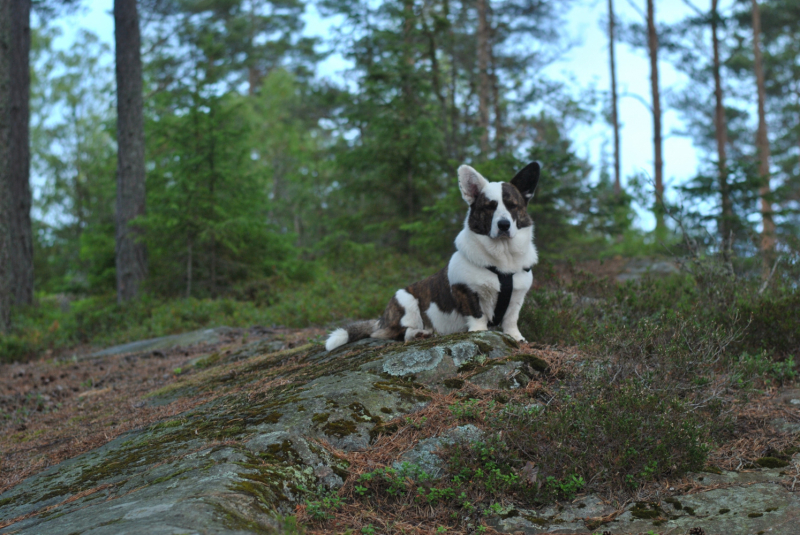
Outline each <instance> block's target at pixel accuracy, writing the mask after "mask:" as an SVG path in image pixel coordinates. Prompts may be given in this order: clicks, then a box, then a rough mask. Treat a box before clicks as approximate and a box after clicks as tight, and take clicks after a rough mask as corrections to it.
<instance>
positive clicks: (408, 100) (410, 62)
mask: <svg viewBox="0 0 800 535" xmlns="http://www.w3.org/2000/svg"><path fill="white" fill-rule="evenodd" d="M403 18H404V20H403V43H404V45H405V49H404V52H403V53H404V54H405V64H406V65H405V68H406V74H405V77H404V83H403V97H404V101H405V102H404V106H405V108H406V109H405V112H406V117H407V119H408V120H411V117H412V114H413V112H412V110H413V109H414V108H415V107H416V100H417V99H416V96H415V95H414V89H413V87H412V76H413V75H414V67H415V58H414V23H415V21H414V0H403ZM405 160H406V162H405V163H406V186H407V195H408V199H407V203H408V206H407V208H408V219H409V220H411V219H413V217H414V194H415V192H414V163H413V160H414V155H413V154H412V152H411V151H409V153H408V154H407V155H406V158H405ZM406 238H407V239H406V246H407V247H410V244H411V236H410V234H408V233H406Z"/></svg>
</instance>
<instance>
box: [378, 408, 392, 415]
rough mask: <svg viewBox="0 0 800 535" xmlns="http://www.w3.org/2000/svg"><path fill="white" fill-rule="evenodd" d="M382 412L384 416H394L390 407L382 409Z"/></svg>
mask: <svg viewBox="0 0 800 535" xmlns="http://www.w3.org/2000/svg"><path fill="white" fill-rule="evenodd" d="M381 412H382V413H384V414H394V411H393V410H392V409H390V408H389V407H381Z"/></svg>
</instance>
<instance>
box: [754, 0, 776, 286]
mask: <svg viewBox="0 0 800 535" xmlns="http://www.w3.org/2000/svg"><path fill="white" fill-rule="evenodd" d="M751 2H752V5H753V59H754V62H753V66H754V68H755V71H756V85H757V86H758V133H757V134H756V148H757V149H758V158H759V165H758V174H759V175H760V176H761V180H762V181H763V182H762V186H761V187H760V188H759V190H758V193H759V195H760V196H761V220H762V227H763V228H762V230H761V253H762V255H763V259H764V266H763V275H764V277H768V276H769V273H770V268H771V264H772V257H773V256H774V252H775V221H774V220H773V218H772V202H771V201H770V195H771V192H770V184H769V157H770V152H769V138H768V137H767V117H766V109H765V108H766V106H765V101H766V91H765V90H764V62H763V58H762V57H761V11H760V9H759V7H758V0H751Z"/></svg>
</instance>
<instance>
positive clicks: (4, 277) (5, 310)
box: [0, 0, 13, 333]
mask: <svg viewBox="0 0 800 535" xmlns="http://www.w3.org/2000/svg"><path fill="white" fill-rule="evenodd" d="M12 1H13V0H0V333H3V332H5V331H6V329H7V328H8V326H9V321H10V307H11V291H12V289H11V284H12V279H11V258H10V252H11V226H12V223H11V218H12V214H11V206H10V205H11V203H10V200H11V181H10V172H9V171H10V162H9V159H10V129H11V124H10V120H9V119H10V113H9V112H10V106H11V87H10V86H11V80H10V78H11V76H10V75H11V61H10V52H11V43H12V39H11V2H12Z"/></svg>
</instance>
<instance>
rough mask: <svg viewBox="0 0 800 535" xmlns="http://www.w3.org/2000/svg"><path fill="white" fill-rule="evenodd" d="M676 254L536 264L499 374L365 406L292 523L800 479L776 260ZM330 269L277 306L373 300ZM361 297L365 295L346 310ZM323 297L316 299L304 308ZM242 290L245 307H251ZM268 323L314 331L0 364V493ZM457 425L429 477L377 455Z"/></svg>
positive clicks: (789, 312) (791, 310) (353, 527)
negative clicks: (517, 331)
mask: <svg viewBox="0 0 800 535" xmlns="http://www.w3.org/2000/svg"><path fill="white" fill-rule="evenodd" d="M606 267H607V266H606ZM684 267H685V269H684V272H682V273H680V274H674V275H670V276H667V277H662V278H657V277H644V278H643V279H641V280H637V281H631V282H625V283H618V282H616V281H614V280H613V279H611V278H608V277H598V276H597V275H595V274H592V273H588V272H586V271H582V270H579V269H576V268H575V267H574V266H573V267H570V266H561V267H558V268H556V267H553V266H548V265H543V266H539V267H538V268H537V274H536V280H537V285H536V287H535V288H534V289H533V290H532V291H531V293H530V294H529V296H528V299H527V301H526V305H525V308H524V310H523V314H522V316H521V320H520V327H521V330H522V332H523V334H524V335H525V336H526V338H527V339H528V340H530V341H531V342H530V343H527V344H523V345H522V346H521V347H520V348H518V349H517V350H515V351H514V352H513V355H512V356H511V357H510V360H509V362H515V363H517V365H516V367H514V370H515V371H513V373H512V376H509V377H510V378H509V377H506V379H504V380H506V381H507V382H509V381H510V382H509V384H508V385H506V386H505V387H502V388H498V387H497V386H491V385H480V384H478V382H477V376H478V374H481V373H485V372H486V371H487V369H491V368H492V365H493V363H492V362H483V363H481V364H478V365H467V366H464V367H462V368H461V369H459V370H458V374H457V376H456V378H454V379H450V380H448V382H446V383H445V385H446V386H447V388H448V390H447V391H446V392H440V393H433V394H432V393H431V392H427V391H426V395H428V396H430V397H431V401H430V402H429V403H428V404H427V406H426V407H425V408H424V409H422V410H420V411H417V412H414V413H412V414H410V415H407V416H404V417H400V418H396V419H394V420H392V421H387V422H384V423H383V424H382V427H381V429H382V430H383V432H382V433H379V434H378V435H377V436H376V438H375V441H374V443H373V444H372V446H371V447H370V448H368V449H367V450H364V451H359V452H344V451H338V450H336V449H335V448H332V447H330V449H331V453H332V454H334V455H336V456H338V457H340V458H341V459H343V460H345V461H347V462H348V463H349V468H348V477H347V478H346V479H345V482H344V486H343V487H342V488H341V489H339V490H338V491H322V490H318V491H315V490H314V489H307V491H308V495H307V498H306V499H305V505H301V506H300V507H299V508H298V511H297V515H298V520H299V521H300V522H301V523H302V524H304V525H306V526H307V531H308V532H310V533H342V532H348V531H347V530H350V531H349V533H371V532H375V533H383V532H392V533H394V532H401V530H403V529H405V530H406V532H407V533H431V532H436V530H437V529H439V528H441V530H440V532H445V531H446V532H447V533H481V532H491V531H492V530H493V528H492V527H491V526H490V525H489V524H487V523H486V519H488V518H493V517H503V516H504V515H506V516H507V515H514V514H515V511H518V510H519V509H530V508H534V507H539V506H542V505H543V504H548V503H553V502H558V503H566V502H569V501H572V500H574V499H576V498H580V497H581V496H586V495H587V494H595V495H599V496H600V497H601V498H602V499H603V500H605V501H606V502H608V503H611V504H616V505H615V506H616V507H618V509H619V511H622V509H623V508H624V506H625V504H627V503H631V500H633V501H635V502H654V503H655V502H659V501H660V500H661V499H662V498H663V497H664V496H665V495H671V494H672V493H674V492H692V489H695V488H697V486H698V483H697V480H696V478H691V477H689V474H691V473H696V472H698V471H710V472H719V471H721V470H728V471H740V470H748V469H757V468H758V467H770V468H772V467H777V468H782V467H788V468H786V470H789V471H790V472H786V478H787V479H786V485H791V486H792V487H793V486H794V485H793V481H792V477H794V478H795V480H794V483H796V480H797V478H798V477H800V473H794V471H796V470H795V468H794V466H795V465H793V464H792V456H793V455H794V454H795V453H797V452H798V448H800V441H798V429H800V427H798V424H800V411H798V409H797V407H796V406H794V405H791V404H789V403H788V402H787V401H786V400H787V399H788V398H786V396H787V395H789V396H790V397H791V396H792V395H793V396H794V397H793V398H792V399H795V398H800V394H798V393H797V392H795V391H794V390H792V388H793V385H794V383H795V380H796V377H797V371H798V367H797V362H796V358H797V356H798V355H800V322H798V321H797V312H796V311H797V310H800V293H799V292H798V290H797V285H796V284H795V283H794V282H792V281H793V279H792V277H791V273H784V274H779V275H778V277H777V278H775V279H774V280H772V281H771V284H770V285H767V286H764V285H763V284H762V283H761V281H760V279H758V278H757V277H751V278H749V277H748V276H747V275H746V271H742V270H740V271H739V272H738V273H739V274H738V275H736V274H732V273H731V272H730V271H727V270H726V269H725V266H724V265H723V264H722V263H720V262H718V261H715V260H713V259H701V258H693V259H692V258H690V259H688V260H686V262H685V265H684ZM734 273H736V272H735V271H734ZM409 275H417V273H413V274H412V273H408V272H406V273H398V272H395V273H386V272H384V273H383V277H384V279H383V280H381V282H382V283H387V280H386V279H391V278H392V277H400V276H409ZM604 275H605V273H604ZM378 278H380V277H378ZM332 280H335V281H339V282H341V281H342V280H344V279H341V278H335V279H332ZM348 284H349V283H347V282H344V283H343V285H344V286H345V288H343V289H341V290H331V288H332V287H331V288H328V290H329V291H330V293H328V294H326V293H325V291H324V290H323V288H322V287H321V286H314V285H311V286H309V287H308V288H307V289H306V290H304V291H303V292H300V293H299V294H298V295H297V296H296V298H295V300H294V301H293V302H292V304H294V306H303V305H305V304H307V305H309V308H308V310H310V311H312V312H311V314H318V315H322V314H327V313H330V312H331V311H333V312H334V313H336V314H341V316H342V317H344V316H350V317H370V316H373V315H375V314H377V312H378V311H379V308H378V307H379V306H382V301H383V299H382V298H383V297H384V296H382V295H380V296H378V295H369V296H367V295H366V292H364V291H363V287H362V289H361V291H360V292H358V293H357V294H355V295H350V294H348V293H347V292H346V291H345V290H348V289H349V290H350V291H355V290H354V287H349V288H348V287H347V285H348ZM395 286H396V285H395ZM395 286H391V285H389V286H387V287H385V288H382V289H380V290H379V289H378V288H375V290H376V292H375V293H376V294H378V293H380V292H381V291H384V292H391V291H392V289H393V288H394V287H395ZM370 288H371V286H370ZM338 291H341V293H336V292H338ZM379 298H381V299H379ZM337 299H339V300H340V301H338V305H337V304H335V303H337V301H336V300H337ZM362 299H363V300H364V301H367V302H368V304H367V305H362V306H365V308H364V309H358V311H356V309H353V308H348V303H355V302H357V301H359V300H362ZM372 299H375V303H373V302H372ZM225 303H232V304H227V305H226V304H225ZM277 303H278V304H280V303H281V302H280V301H277ZM379 303H380V305H379ZM326 305H327V306H331V307H334V308H333V309H331V310H319V311H318V310H317V309H316V307H322V306H326ZM140 306H144V305H140ZM166 306H168V305H167V304H166V303H165V304H162V305H159V306H154V307H152V308H151V312H150V314H151V315H150V317H151V318H166V317H170V316H172V315H177V316H180V313H181V311H182V310H184V307H185V309H186V311H187V312H186V313H187V314H189V311H191V313H192V314H194V316H187V318H188V319H187V318H183V319H182V320H180V321H184V322H185V323H184V324H183V325H185V326H186V328H189V327H190V326H201V325H202V326H205V325H208V324H211V323H212V322H214V320H215V319H217V320H218V317H217V316H215V314H219V311H220V310H222V311H223V312H224V314H223V315H222V317H224V318H225V321H219V323H228V324H231V323H232V324H233V325H236V323H235V322H236V321H240V322H247V321H252V320H253V318H254V317H256V316H248V315H247V313H242V312H241V310H240V308H237V307H238V306H239V305H237V304H236V302H235V301H233V300H231V301H224V300H220V301H218V302H213V301H208V302H206V301H197V302H192V301H187V302H185V303H184V304H183V305H181V306H177V305H174V304H173V307H174V308H173V309H172V312H171V313H166V312H163V311H162V312H159V313H155V312H154V311H160V310H162V309H161V308H159V307H166ZM226 306H229V307H231V308H230V309H229V310H228V311H227V312H225V309H224V307H226ZM244 306H245V305H242V307H244ZM247 306H249V307H251V308H250V309H245V310H253V311H255V312H253V313H254V314H255V313H261V314H266V313H265V312H264V310H269V308H270V307H264V310H262V311H259V310H260V309H259V308H258V307H256V306H255V305H253V304H252V303H248V304H247ZM286 306H289V305H288V304H287V305H286ZM336 306H339V307H341V308H335V307H336ZM204 307H206V308H204ZM214 307H218V308H214ZM160 314H161V315H160ZM204 314H205V315H208V318H207V319H206V318H204V317H203V315H204ZM237 314H238V315H237ZM268 317H269V316H267V315H265V316H261V318H268ZM298 317H299V316H298ZM332 319H338V318H332ZM154 321H155V320H154ZM159 321H162V322H163V321H165V320H159ZM176 321H177V320H176ZM292 321H295V320H292ZM296 321H298V322H300V321H301V320H299V319H298V320H296ZM267 331H269V332H270V333H271V334H270V336H273V337H274V336H278V337H279V339H280V340H282V342H283V344H285V345H286V346H288V347H294V346H296V345H300V344H305V343H308V342H310V343H312V344H319V343H321V340H322V335H323V334H324V330H323V329H321V328H305V329H297V328H281V329H271V330H270V329H251V330H246V329H239V330H236V329H234V331H233V333H232V334H231V336H230V338H229V339H228V340H226V341H224V343H222V344H221V345H219V346H218V347H198V348H195V349H190V350H183V349H180V350H174V351H166V352H163V353H161V354H153V355H144V356H141V355H140V356H138V357H136V358H130V357H126V356H117V357H106V358H103V359H91V360H84V359H78V358H69V357H66V358H65V357H64V356H61V357H60V358H56V357H54V356H53V355H52V354H51V355H45V356H43V357H40V360H36V361H32V362H29V363H17V364H4V365H2V368H3V370H2V374H0V377H2V378H3V379H2V383H0V392H2V396H3V397H2V399H3V403H4V407H3V409H4V410H3V413H4V415H6V416H4V419H3V421H2V422H1V424H2V428H3V433H2V437H3V438H2V439H0V449H2V451H3V470H2V473H4V474H6V476H5V477H4V478H3V479H2V480H0V492H1V491H2V490H4V489H7V488H9V487H10V486H13V485H15V484H16V483H18V482H19V481H20V480H21V479H22V478H24V477H26V476H28V475H31V474H33V473H35V472H37V471H39V470H41V469H43V468H44V467H46V466H48V465H51V464H53V463H55V462H58V461H60V460H63V459H65V458H68V457H71V456H74V455H76V454H77V453H80V452H82V451H87V450H89V449H92V448H95V447H97V446H99V445H101V444H103V443H105V442H107V441H108V440H110V439H112V438H113V437H114V436H117V435H119V433H122V432H125V431H126V430H129V429H133V428H137V427H141V426H143V425H146V424H149V423H152V422H155V421H158V420H160V419H163V418H165V417H167V416H172V415H174V414H176V413H177V412H181V411H184V410H187V409H188V408H190V407H193V406H195V405H196V404H198V403H200V402H201V401H207V397H205V398H196V399H195V398H191V397H187V398H185V399H183V398H182V399H179V400H177V402H173V403H171V404H170V405H168V406H164V407H158V406H155V407H144V406H143V405H142V406H141V407H137V400H139V399H141V398H142V397H143V396H145V395H146V394H147V393H148V392H152V391H154V390H156V389H159V388H163V387H164V386H166V385H168V384H170V383H171V382H174V381H176V380H179V379H180V380H181V381H185V380H187V378H189V379H190V378H191V376H192V375H194V374H200V373H202V370H203V368H204V366H205V364H204V363H205V362H207V361H208V358H210V357H206V358H198V357H202V356H203V355H212V356H213V355H214V354H217V355H218V354H220V352H225V351H230V350H232V349H235V348H236V347H239V346H241V345H242V344H244V343H246V342H247V341H248V340H249V341H252V340H254V339H256V338H257V337H258V336H260V334H259V333H262V334H263V333H264V332H267ZM133 332H134V331H130V332H129V333H133ZM156 333H159V334H160V332H158V331H157V330H154V331H151V332H149V333H148V334H149V335H153V334H156ZM127 336H131V337H133V336H134V335H133V334H128V335H127ZM498 369H499V368H498ZM473 380H474V381H475V382H473ZM411 386H412V387H414V385H413V384H412V385H411ZM790 391H791V392H795V393H794V394H787V392H790ZM164 411H167V412H168V414H165V413H164ZM464 426H474V427H475V428H477V429H478V430H479V432H480V438H479V439H477V440H470V441H452V442H449V443H442V444H441V445H440V446H439V447H438V448H437V449H436V450H435V451H434V454H435V455H437V456H439V457H440V458H441V469H440V473H439V474H433V473H431V472H429V471H426V469H425V468H423V467H421V466H420V465H417V464H414V463H406V464H398V463H397V462H395V461H396V459H397V456H398V454H399V453H402V452H405V451H409V450H411V449H413V448H414V447H416V446H417V445H418V444H419V443H420V441H422V440H425V439H430V438H433V437H436V436H442V434H443V433H445V432H447V431H448V430H451V429H454V428H456V427H459V428H463V427H464ZM328 446H330V445H328ZM793 470H794V471H793ZM704 488H705V487H704ZM787 488H788V487H787ZM676 489H677V490H676ZM705 490H708V489H705ZM645 513H646V514H649V515H650V516H651V517H652V518H653V519H654V521H656V522H658V521H659V518H661V516H659V515H661V513H659V512H658V511H655V510H653V511H650V510H649V509H648V511H645V512H644V513H642V514H645ZM653 515H655V516H653ZM648 518H649V517H648ZM605 521H608V519H598V520H597V522H598V524H597V525H598V526H600V525H601V524H602V523H603V522H605ZM370 530H372V531H370Z"/></svg>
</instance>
